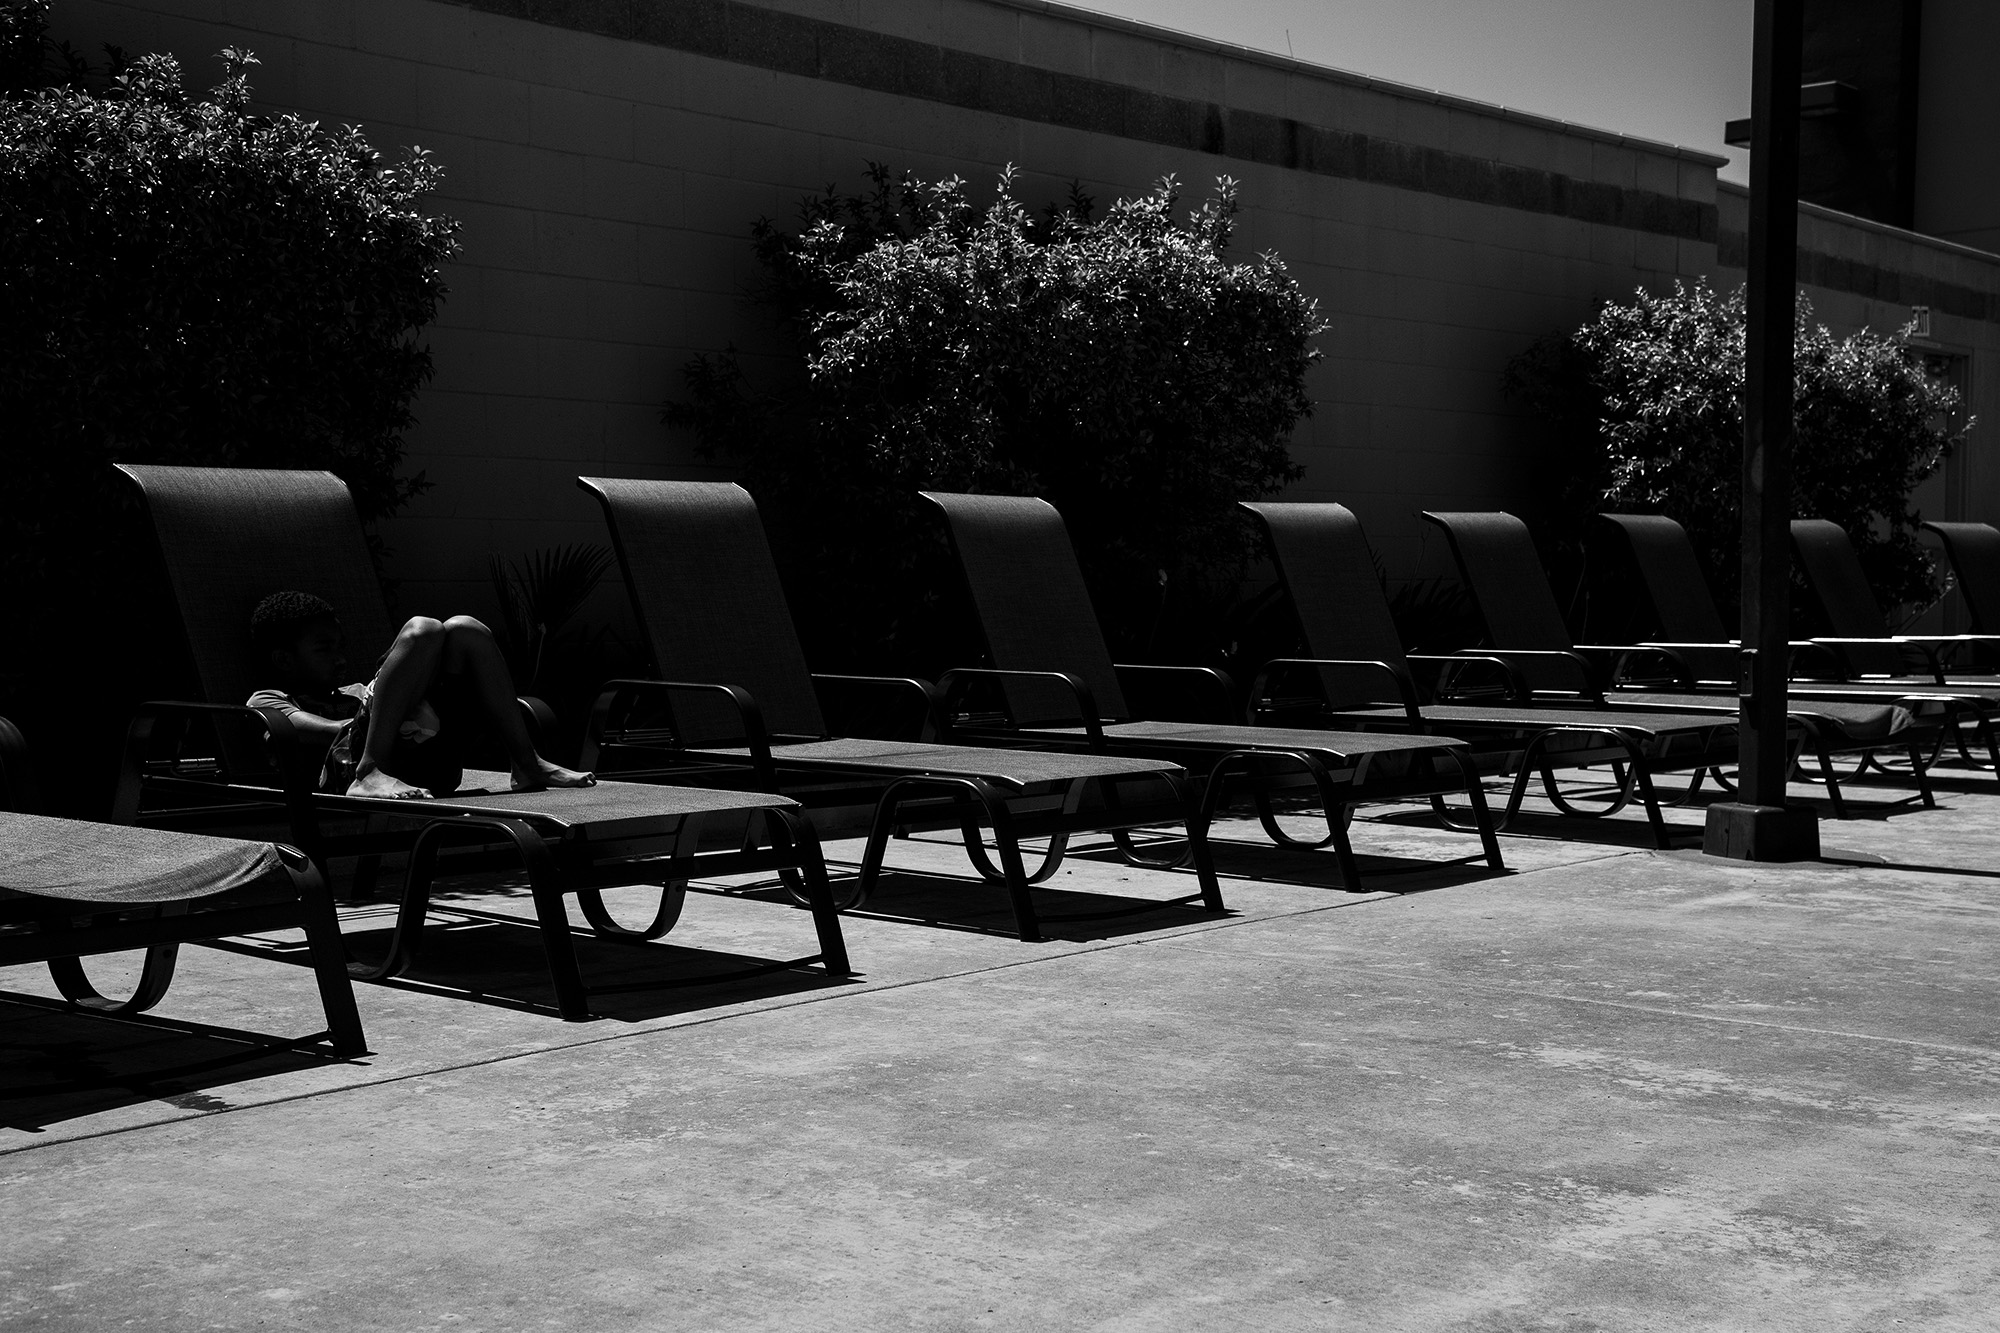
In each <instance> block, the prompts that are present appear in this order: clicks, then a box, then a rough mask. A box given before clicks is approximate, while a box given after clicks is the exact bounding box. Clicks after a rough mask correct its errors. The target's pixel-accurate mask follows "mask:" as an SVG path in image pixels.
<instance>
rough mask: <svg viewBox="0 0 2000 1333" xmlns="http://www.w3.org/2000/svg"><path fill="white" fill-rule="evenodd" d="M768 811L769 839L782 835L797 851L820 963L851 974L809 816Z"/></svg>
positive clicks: (830, 973) (836, 973)
mask: <svg viewBox="0 0 2000 1333" xmlns="http://www.w3.org/2000/svg"><path fill="white" fill-rule="evenodd" d="M768 815H769V818H770V821H771V836H772V839H773V840H774V841H775V840H776V839H778V838H780V837H783V838H784V839H786V840H787V841H788V842H789V843H790V845H791V848H792V850H793V851H794V852H795V853H796V854H797V855H798V859H799V874H800V877H801V878H802V879H803V880H804V881H805V890H806V902H807V906H808V909H809V910H810V911H811V912H812V918H813V929H814V930H815V931H817V932H818V934H819V955H820V961H821V964H822V965H823V966H824V967H825V968H826V973H827V975H828V976H830V977H851V976H853V975H854V966H853V964H852V963H850V962H849V961H848V958H847V939H846V937H845V936H844V935H843V934H842V933H841V930H840V912H839V911H838V910H837V909H836V908H835V907H834V905H833V885H832V884H831V883H830V882H829V881H828V880H827V876H826V859H825V858H824V857H823V856H822V855H821V854H820V847H819V835H818V834H817V833H815V832H813V826H812V824H811V822H810V821H809V820H807V819H806V818H805V817H804V816H802V815H797V814H794V813H793V812H792V811H790V810H771V811H769V812H768ZM871 841H872V833H871Z"/></svg>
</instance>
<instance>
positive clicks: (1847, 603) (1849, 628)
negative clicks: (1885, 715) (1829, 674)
mask: <svg viewBox="0 0 2000 1333" xmlns="http://www.w3.org/2000/svg"><path fill="white" fill-rule="evenodd" d="M1792 550H1793V551H1794V552H1796V553H1797V555H1798V561H1799V570H1800V572H1801V573H1803V574H1804V575H1805V578H1806V582H1807V584H1809V585H1810V586H1811V588H1812V590H1813V596H1815V597H1817V598H1818V599H1819V605H1820V609H1821V610H1822V611H1823V612H1825V614H1826V620H1827V629H1828V631H1829V632H1830V633H1831V634H1833V635H1834V636H1835V637H1836V638H1843V639H1886V638H1888V637H1889V622H1888V621H1887V620H1885V619H1883V617H1882V608H1881V607H1880V606H1879V605H1877V603H1876V601H1875V590H1874V589H1872V588H1870V587H1869V586H1868V575H1867V574H1866V573H1865V572H1864V571H1863V570H1862V568H1861V557H1860V556H1859V555H1857V554H1856V553H1855V550H1854V543H1853V542H1852V541H1850V540H1848V536H1847V532H1846V530H1845V529H1844V528H1842V527H1841V526H1840V525H1839V524H1838V523H1831V522H1828V521H1827V520H1826V519H1823V518H1795V519H1793V520H1792ZM1841 651H1842V653H1843V655H1844V656H1845V657H1846V659H1847V661H1848V664H1849V665H1850V666H1852V667H1853V668H1854V670H1855V671H1857V672H1860V673H1862V674H1865V675H1885V676H1900V675H1905V674H1907V673H1908V671H1909V667H1908V666H1907V665H1906V664H1905V663H1904V661H1903V656H1902V654H1901V653H1900V652H1899V651H1898V650H1897V649H1896V648H1895V647H1894V646H1893V645H1891V644H1886V643H1885V644H1883V645H1882V646H1881V647H1880V648H1872V647H1869V646H1867V645H1852V646H1848V647H1846V648H1843V649H1842V650H1841Z"/></svg>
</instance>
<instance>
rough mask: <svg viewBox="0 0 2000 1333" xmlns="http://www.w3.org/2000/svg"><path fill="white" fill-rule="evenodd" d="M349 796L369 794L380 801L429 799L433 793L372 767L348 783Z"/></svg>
mask: <svg viewBox="0 0 2000 1333" xmlns="http://www.w3.org/2000/svg"><path fill="white" fill-rule="evenodd" d="M347 794H348V795H349V796H367V797H371V798H373V799H375V800H378V801H428V800H429V799H430V798H431V794H430V793H429V792H427V791H425V790H424V789H423V788H422V787H412V786H411V785H410V784H409V783H407V782H405V781H403V780H402V779H401V778H397V777H391V776H389V774H387V773H385V772H383V771H382V770H381V769H379V768H371V769H369V770H368V771H367V772H366V773H356V774H355V775H354V781H352V782H350V783H348V784H347Z"/></svg>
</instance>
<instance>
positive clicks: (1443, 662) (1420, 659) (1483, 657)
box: [1405, 653, 1534, 703]
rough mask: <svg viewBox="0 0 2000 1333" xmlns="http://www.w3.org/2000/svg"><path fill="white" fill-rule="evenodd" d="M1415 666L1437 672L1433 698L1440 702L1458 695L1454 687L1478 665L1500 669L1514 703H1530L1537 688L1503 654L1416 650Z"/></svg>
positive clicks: (1503, 686)
mask: <svg viewBox="0 0 2000 1333" xmlns="http://www.w3.org/2000/svg"><path fill="white" fill-rule="evenodd" d="M1405 660H1406V661H1408V662H1409V663H1410V665H1411V666H1422V667H1428V668H1431V669H1432V670H1433V671H1434V672H1435V674H1434V675H1433V676H1432V678H1431V698H1433V699H1436V700H1437V701H1438V702H1440V703H1444V702H1448V701H1449V700H1450V699H1451V698H1453V697H1454V694H1453V691H1454V687H1455V686H1456V684H1457V682H1458V678H1459V677H1461V676H1464V675H1466V674H1468V673H1469V672H1470V670H1471V668H1473V667H1476V666H1484V667H1490V668H1492V669H1493V670H1494V671H1496V672H1498V673H1499V676H1500V680H1501V689H1502V691H1503V692H1504V693H1505V694H1506V697H1507V698H1508V700H1509V701H1510V702H1513V703H1526V702H1528V700H1529V698H1530V697H1531V696H1532V695H1533V693H1534V691H1533V690H1531V689H1529V688H1528V681H1527V678H1526V677H1525V676H1523V675H1522V674H1521V673H1520V671H1519V669H1517V668H1516V667H1515V666H1514V664H1513V663H1511V662H1508V661H1506V660H1505V659H1503V658H1500V657H1496V656H1492V655H1489V654H1484V653H1452V654H1450V655H1443V654H1431V653H1412V654H1410V655H1409V656H1408V657H1407V658H1406V659H1405Z"/></svg>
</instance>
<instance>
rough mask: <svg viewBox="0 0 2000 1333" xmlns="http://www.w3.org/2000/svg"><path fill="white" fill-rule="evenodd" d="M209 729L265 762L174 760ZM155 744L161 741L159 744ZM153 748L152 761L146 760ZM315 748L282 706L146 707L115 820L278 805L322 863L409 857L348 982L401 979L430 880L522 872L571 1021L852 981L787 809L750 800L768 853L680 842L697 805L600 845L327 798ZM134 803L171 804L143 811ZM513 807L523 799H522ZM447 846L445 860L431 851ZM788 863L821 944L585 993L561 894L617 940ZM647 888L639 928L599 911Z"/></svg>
mask: <svg viewBox="0 0 2000 1333" xmlns="http://www.w3.org/2000/svg"><path fill="white" fill-rule="evenodd" d="M204 721H206V722H209V723H211V724H214V725H215V726H216V727H217V728H218V730H219V729H220V728H223V727H228V726H230V725H231V724H235V726H236V727H237V728H238V729H239V731H248V732H254V733H261V735H260V740H261V741H262V743H263V746H264V748H265V749H266V750H267V752H269V753H270V754H272V755H273V761H272V763H271V766H270V768H269V769H267V770H265V771H262V772H250V773H243V772H237V771H233V770H232V764H233V761H234V755H233V754H232V751H238V750H240V747H236V746H230V745H228V744H224V743H218V744H215V745H214V746H212V747H202V748H212V749H213V751H214V753H213V754H202V753H200V752H199V750H197V752H196V753H194V754H192V755H187V754H183V753H182V747H181V744H179V743H177V738H176V739H167V738H166V736H165V733H166V732H167V731H169V730H178V731H179V732H180V733H181V735H182V736H188V735H190V734H191V733H193V732H194V730H195V728H194V727H193V725H191V724H195V723H199V722H204ZM163 739H166V744H165V746H164V747H163V746H162V744H161V742H162V740H163ZM162 748H165V749H166V750H167V751H168V754H167V756H166V757H164V758H163V757H159V751H160V750H161V749H162ZM316 762H317V756H316V754H314V753H313V752H312V751H310V750H309V749H308V748H307V747H304V746H301V745H299V744H298V742H297V741H296V739H295V738H294V737H293V736H292V728H291V724H290V723H289V721H287V720H286V719H285V718H284V716H283V715H282V714H279V713H276V712H275V711H273V710H268V709H254V708H241V707H233V706H229V705H218V704H195V703H186V702H174V701H154V702H150V703H146V704H143V705H141V706H140V708H139V709H138V711H137V712H136V714H135V715H134V717H133V720H132V723H131V726H130V728H129V729H128V731H127V734H126V745H125V755H124V763H123V766H122V769H121V773H120V778H119V785H118V791H117V795H116V797H115V802H114V811H115V814H116V815H117V816H118V817H120V818H121V819H122V820H125V821H128V822H142V821H144V820H146V819H148V818H149V817H150V818H152V819H154V820H156V821H158V822H161V823H181V824H185V823H187V822H189V816H192V817H193V818H194V819H195V820H199V821H202V822H213V821H215V820H217V819H218V818H221V819H226V820H229V821H232V822H236V823H242V822H246V821H248V820H252V819H255V818H258V817H260V816H261V817H268V815H269V814H271V813H276V812H282V814H283V817H284V818H285V819H286V820H288V822H289V823H290V826H291V829H292V837H293V840H294V841H295V842H297V843H298V844H299V845H300V846H301V847H303V848H305V849H306V852H307V854H308V855H309V856H310V857H311V858H312V860H313V861H314V862H315V863H317V864H318V865H319V866H320V867H321V868H322V870H323V869H324V867H325V866H327V865H328V864H329V863H330V862H331V861H332V860H334V859H335V858H342V857H355V858H359V859H360V860H361V861H363V862H368V861H371V860H373V859H375V858H379V857H381V856H383V855H385V854H393V853H398V852H402V853H407V856H408V861H409V865H408V869H407V871H406V873H405V876H404V881H403V886H402V891H401V894H400V898H399V905H398V909H397V916H396V926H395V929H394V931H393V933H392V935H391V938H390V942H389V946H388V948H387V950H386V952H385V954H384V956H383V957H382V958H381V959H380V960H378V961H375V962H372V963H364V962H358V961H357V962H353V963H350V964H349V967H348V971H349V973H350V975H352V976H353V977H355V978H356V979H357V980H362V981H383V980H388V979H391V978H394V977H397V976H400V975H401V974H403V973H404V972H405V971H407V970H408V969H409V967H410V966H411V965H412V964H413V963H414V962H415V961H416V957H417V951H418V948H419V945H420V942H421V938H422V928H423V924H424V921H425V918H426V914H427V912H428V909H429V904H430V895H431V889H432V885H433V883H434V881H435V880H436V879H437V878H438V877H439V875H441V874H450V875H465V874H477V873H482V872H496V873H505V872H507V871H510V870H521V871H525V872H526V874H527V876H528V885H529V892H530V894H531V896H532V898H533V901H534V905H535V920H534V923H533V924H535V925H536V927H537V929H538V930H539V933H540V936H541V940H542V947H543V951H544V954H545V955H546V957H547V961H548V967H549V979H550V983H551V985H552V986H553V988H554V990H555V993H556V1008H557V1010H558V1012H560V1013H561V1015H562V1017H563V1018H564V1019H566V1020H568V1021H570V1022H580V1021H583V1020H585V1019H587V1018H589V1017H590V1016H591V1015H590V1004H589V997H590V996H591V995H593V994H612V993H619V992H626V991H633V990H643V989H667V988H672V987H676V986H681V985H688V984H700V985H709V984H716V983H720V982H724V981H731V980H739V979H742V978H745V977H752V976H759V975H763V974H765V973H768V972H772V971H779V970H786V969H793V968H800V967H806V966H809V965H811V964H814V963H818V964H821V965H822V967H823V970H824V971H825V972H826V974H827V975H828V976H832V977H845V976H849V975H851V974H852V970H853V969H852V966H851V964H850V962H849V960H848V956H847V949H846V945H845V942H844V940H843V938H842V935H841V930H840V921H839V916H838V914H837V912H836V911H835V908H834V905H833V898H832V890H831V887H830V885H829V884H828V881H827V875H826V866H825V862H824V860H823V859H822V858H821V854H820V849H819V840H818V837H817V836H816V835H815V834H814V832H813V830H812V827H811V825H810V824H809V823H808V822H807V821H806V820H805V819H803V818H802V817H801V816H800V814H799V813H798V812H797V811H795V810H793V809H789V808H785V807H780V806H761V805H760V806H749V807H745V808H743V809H742V810H741V811H732V812H729V813H741V814H743V815H745V816H746V817H747V818H755V817H758V816H761V817H762V818H763V819H764V820H765V821H766V823H767V830H766V831H767V832H768V834H769V838H770V842H771V846H770V847H769V848H764V847H760V846H757V845H754V844H752V845H745V846H737V847H731V848H726V849H722V850H710V851H696V850H694V849H695V847H696V845H697V843H698V840H699V836H700V827H701V822H702V818H701V816H702V814H703V813H715V812H697V813H693V814H681V815H678V816H672V817H662V819H661V820H660V821H659V824H658V825H656V826H655V827H654V828H652V829H648V830H644V831H640V832H638V833H636V834H633V835H622V836H616V837H612V838H605V837H593V836H591V834H592V829H591V826H590V824H589V823H588V822H587V821H584V822H576V823H571V822H569V821H566V820H563V819H559V818H555V817H551V816H543V815H538V814H536V813H535V812H534V811H533V810H532V809H531V808H530V809H527V810H522V811H510V812H505V813H502V812H494V811H488V810H483V809H481V808H480V807H478V806H476V805H471V804H469V803H466V802H463V801H459V802H454V801H453V800H452V799H451V798H449V797H447V798H444V799H440V800H429V801H384V800H372V799H363V798H354V797H348V796H337V795H330V794H327V793H322V792H318V791H315V790H314V788H313V780H312V775H313V772H314V768H315V765H316ZM148 796H152V797H156V798H161V799H173V800H174V801H175V802H176V803H175V804H174V805H171V806H167V807H164V808H156V809H155V810H154V811H151V812H148V811H146V810H145V809H143V807H144V805H145V803H146V799H147V797H148ZM518 804H519V805H522V806H528V807H532V805H533V804H534V798H533V796H532V794H530V795H526V796H523V797H522V798H520V800H519V801H518ZM336 815H346V816H353V817H360V818H362V819H363V820H364V821H365V822H366V824H367V827H366V828H365V829H364V831H362V832H360V833H355V834H329V833H328V832H327V831H326V829H325V827H324V822H323V821H324V820H325V819H326V818H327V817H329V816H336ZM447 845H449V847H450V848H451V851H450V854H449V856H448V858H447V859H444V860H443V861H442V862H441V861H440V853H441V852H443V851H444V850H445V849H446V847H447ZM772 871H780V872H792V873H794V874H796V875H797V876H798V877H799V881H800V883H801V885H802V887H801V890H800V892H801V897H802V900H803V903H804V905H805V906H807V907H808V909H809V910H810V911H811V913H812V917H813V926H814V930H815V933H816V935H817V937H818V944H819V952H817V953H815V954H811V955H808V956H805V957H800V958H794V959H789V960H783V961H776V962H772V963H769V964H763V965H759V966H755V967H751V968H744V969H736V970H732V971H729V972H726V973H715V974H709V975H706V976H704V977H702V978H700V979H699V980H698V981H696V982H692V983H690V982H687V981H684V980H677V979H666V980H661V981H655V982H647V983H643V984H624V985H619V986H586V985H585V984H584V982H583V979H582V975H581V973H580V971H579V969H578V966H577V960H576V946H575V943H574V940H573V938H572V933H571V927H570V924H569V919H568V915H567V912H566V911H565V909H564V906H563V900H564V899H565V898H568V897H575V898H576V899H577V903H578V906H579V908H580V909H581V910H582V912H583V914H584V917H585V919H586V920H587V921H588V922H589V924H590V927H591V929H592V931H593V932H594V933H595V934H596V935H598V936H599V937H600V938H603V939H607V940H617V941H625V942H636V941H646V940H654V939H658V938H659V937H660V936H662V935H664V934H666V933H667V931H669V930H671V929H672V928H673V926H674V925H675V924H676V922H677V921H678V919H679V916H680V906H681V903H682V902H683V901H684V900H685V896H686V893H687V886H688V882H689V881H690V880H692V879H696V878H700V879H709V878H715V877H720V876H726V875H743V874H767V873H770V872H772ZM636 884H657V885H658V886H659V889H660V905H659V907H658V908H657V909H656V910H655V913H654V918H653V922H652V924H651V925H650V926H648V927H647V928H645V929H642V930H638V931H634V930H630V929H627V928H625V927H623V926H620V925H619V924H618V923H617V922H616V921H615V920H613V919H612V917H611V915H610V913H609V911H608V910H607V909H606V907H605V906H604V900H603V892H602V891H603V890H604V889H606V888H612V887H619V886H627V885H636Z"/></svg>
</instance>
